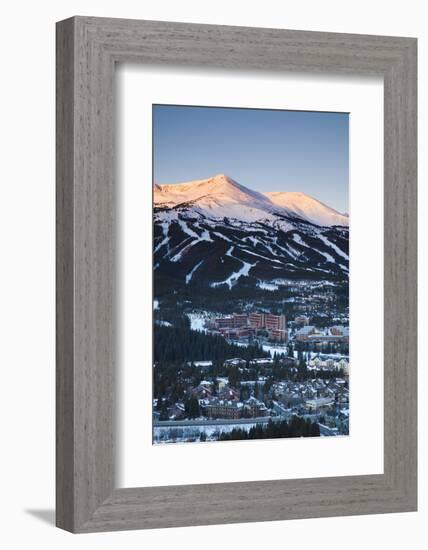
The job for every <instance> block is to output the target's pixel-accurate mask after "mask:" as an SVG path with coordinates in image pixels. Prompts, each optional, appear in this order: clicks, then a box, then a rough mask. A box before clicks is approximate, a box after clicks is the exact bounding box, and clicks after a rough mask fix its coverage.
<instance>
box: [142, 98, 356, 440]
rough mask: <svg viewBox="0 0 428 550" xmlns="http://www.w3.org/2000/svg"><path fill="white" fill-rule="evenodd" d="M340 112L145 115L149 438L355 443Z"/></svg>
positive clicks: (157, 110)
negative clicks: (149, 148) (149, 178)
mask: <svg viewBox="0 0 428 550" xmlns="http://www.w3.org/2000/svg"><path fill="white" fill-rule="evenodd" d="M348 191H349V114H348V113H335V112H312V111H289V110H273V109H250V108H231V107H227V108H226V107H204V106H180V105H153V266H152V268H153V342H154V352H153V411H152V416H153V444H166V443H187V442H189V443H190V442H194V443H195V442H218V441H230V440H254V439H271V438H300V437H328V436H346V435H348V434H349V421H350V419H349V388H350V386H349V368H350V365H349V213H348V210H349V208H348Z"/></svg>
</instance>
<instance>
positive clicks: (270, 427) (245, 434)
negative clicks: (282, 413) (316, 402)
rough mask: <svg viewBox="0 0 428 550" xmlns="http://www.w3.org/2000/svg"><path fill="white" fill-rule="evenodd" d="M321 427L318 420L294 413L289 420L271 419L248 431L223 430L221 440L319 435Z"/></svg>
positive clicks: (238, 429)
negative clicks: (314, 420) (278, 420)
mask: <svg viewBox="0 0 428 550" xmlns="http://www.w3.org/2000/svg"><path fill="white" fill-rule="evenodd" d="M319 435H320V428H319V426H318V424H317V423H316V422H312V421H311V420H310V419H305V418H303V417H301V416H296V415H294V416H293V417H292V418H291V420H290V421H289V422H287V420H282V421H281V422H273V421H272V420H269V422H268V423H267V425H265V426H264V425H262V424H256V425H255V426H253V427H251V428H250V429H249V430H248V431H246V430H243V429H241V428H233V430H232V431H230V432H221V434H220V436H219V441H232V440H237V439H238V440H240V439H278V438H284V437H319Z"/></svg>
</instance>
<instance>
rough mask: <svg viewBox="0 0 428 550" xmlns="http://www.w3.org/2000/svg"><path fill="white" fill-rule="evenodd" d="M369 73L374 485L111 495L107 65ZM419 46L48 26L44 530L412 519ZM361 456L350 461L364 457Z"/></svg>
mask: <svg viewBox="0 0 428 550" xmlns="http://www.w3.org/2000/svg"><path fill="white" fill-rule="evenodd" d="M125 61H127V62H136V63H142V64H163V65H171V66H177V65H187V66H195V67H218V68H223V69H225V68H227V69H233V70H235V71H237V70H246V71H277V72H281V71H299V72H304V71H310V72H314V71H317V72H336V73H340V74H344V73H348V74H377V75H381V76H383V78H384V88H385V128H384V135H385V179H384V182H385V212H384V216H385V237H384V242H385V244H384V246H385V280H384V287H385V324H384V334H385V366H384V374H385V384H384V388H385V389H384V392H385V393H384V401H385V424H384V452H385V465H384V474H383V475H368V476H348V477H337V478H317V479H300V480H275V481H260V482H249V483H223V484H204V485H193V486H186V485H184V486H173V487H150V488H147V487H146V488H132V489H115V487H114V458H115V448H114V443H115V433H114V432H115V429H114V427H115V422H114V396H115V391H114V389H115V388H114V367H115V326H114V322H115V310H114V305H115V187H114V178H113V176H114V170H113V159H114V146H113V144H114V132H113V101H114V97H113V92H114V86H113V81H114V64H115V62H125ZM416 146H417V143H416V40H415V39H412V38H399V37H384V36H367V35H351V34H346V35H345V34H334V33H317V32H304V31H286V30H278V29H257V28H244V27H226V26H213V25H194V24H183V23H167V22H156V21H134V20H121V19H99V18H87V17H75V18H71V19H68V20H65V21H62V22H60V23H58V25H57V220H58V221H57V525H58V526H59V527H62V528H64V529H67V530H69V531H72V532H92V531H105V530H116V529H141V528H158V527H172V526H184V525H204V524H213V523H233V522H246V521H269V520H280V519H290V518H303V517H319V516H337V515H350V514H368V513H384V512H403V511H412V510H416V506H417V504H416V502H417V448H416V440H417V439H416V428H417V425H416V407H417V404H416V390H417V379H416V373H417V369H416V356H417V355H416V354H417V348H416V299H417V292H416V271H417V270H416V267H417V265H416V244H417V241H416ZM362 452H363V450H362Z"/></svg>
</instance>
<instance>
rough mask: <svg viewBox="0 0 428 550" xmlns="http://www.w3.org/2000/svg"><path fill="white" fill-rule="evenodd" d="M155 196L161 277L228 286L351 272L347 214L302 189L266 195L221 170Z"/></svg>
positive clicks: (268, 284) (341, 275) (156, 255)
mask: <svg viewBox="0 0 428 550" xmlns="http://www.w3.org/2000/svg"><path fill="white" fill-rule="evenodd" d="M153 194H154V259H155V260H154V261H155V270H156V271H157V274H158V275H164V276H166V277H168V278H173V279H178V280H180V281H182V282H183V283H185V284H191V283H194V282H197V283H200V284H203V285H204V284H207V285H210V286H211V287H218V286H220V287H221V286H223V287H224V288H232V287H233V286H234V285H236V284H250V285H251V284H252V285H257V286H259V287H261V288H274V287H275V285H277V284H281V283H280V282H279V281H283V280H285V279H290V278H292V279H307V278H310V279H336V280H337V279H340V280H344V279H346V278H347V277H348V227H347V224H348V218H347V216H344V215H342V214H339V213H338V212H336V211H335V210H333V209H331V208H329V207H328V206H326V205H324V204H322V203H320V202H319V201H317V200H316V199H313V198H312V197H308V196H307V195H304V194H303V193H266V194H262V193H259V192H257V191H253V190H251V189H249V188H247V187H244V186H243V185H241V184H239V183H237V182H236V181H234V180H233V179H231V178H229V177H227V176H225V175H224V174H219V175H217V176H214V177H212V178H208V179H205V180H198V181H193V182H188V183H182V184H173V185H155V186H154V193H153Z"/></svg>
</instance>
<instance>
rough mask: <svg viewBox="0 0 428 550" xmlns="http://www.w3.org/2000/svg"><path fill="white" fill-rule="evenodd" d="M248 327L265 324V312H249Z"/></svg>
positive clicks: (258, 326) (257, 326)
mask: <svg viewBox="0 0 428 550" xmlns="http://www.w3.org/2000/svg"><path fill="white" fill-rule="evenodd" d="M248 320H249V324H250V327H252V328H255V329H258V328H264V326H265V314H264V313H250V315H249V316H248Z"/></svg>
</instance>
